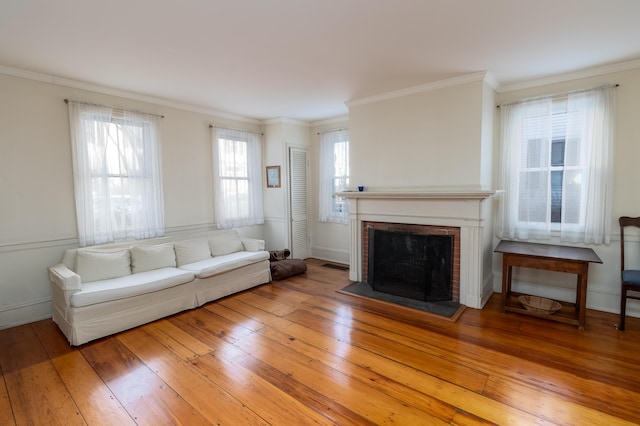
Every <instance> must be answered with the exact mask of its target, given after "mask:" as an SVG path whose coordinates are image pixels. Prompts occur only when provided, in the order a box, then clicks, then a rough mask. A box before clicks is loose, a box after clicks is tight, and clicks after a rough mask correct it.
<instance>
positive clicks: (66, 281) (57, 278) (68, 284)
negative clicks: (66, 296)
mask: <svg viewBox="0 0 640 426" xmlns="http://www.w3.org/2000/svg"><path fill="white" fill-rule="evenodd" d="M49 280H51V283H52V284H55V285H57V286H58V287H60V289H61V290H63V291H73V292H75V291H79V290H82V280H81V279H80V275H78V274H76V273H75V272H73V271H72V270H71V269H69V268H68V267H67V265H65V264H64V263H58V264H57V265H54V266H51V267H49Z"/></svg>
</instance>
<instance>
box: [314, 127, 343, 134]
mask: <svg viewBox="0 0 640 426" xmlns="http://www.w3.org/2000/svg"><path fill="white" fill-rule="evenodd" d="M343 130H349V128H348V127H344V128H342V129H335V130H326V131H324V132H318V135H321V134H323V133H329V132H341V131H343Z"/></svg>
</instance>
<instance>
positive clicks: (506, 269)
mask: <svg viewBox="0 0 640 426" xmlns="http://www.w3.org/2000/svg"><path fill="white" fill-rule="evenodd" d="M510 296H511V265H509V260H508V258H507V256H503V258H502V312H505V309H504V307H505V306H506V304H507V299H508V298H509V297H510Z"/></svg>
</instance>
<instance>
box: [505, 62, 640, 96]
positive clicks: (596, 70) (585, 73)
mask: <svg viewBox="0 0 640 426" xmlns="http://www.w3.org/2000/svg"><path fill="white" fill-rule="evenodd" d="M638 68H640V59H635V60H632V61H626V62H618V63H615V64H608V65H603V66H600V67H593V68H586V69H583V70H579V71H573V72H569V73H564V74H557V75H553V76H550V77H545V78H541V79H537V80H529V81H526V82H521V83H513V84H505V85H501V86H499V87H498V88H497V89H496V92H498V93H506V92H513V91H516V90H523V89H531V88H533V87H539V86H546V85H549V84H555V83H564V82H566V81H571V80H579V79H581V78H590V77H597V76H600V75H605V74H612V73H616V72H622V71H629V70H633V69H638Z"/></svg>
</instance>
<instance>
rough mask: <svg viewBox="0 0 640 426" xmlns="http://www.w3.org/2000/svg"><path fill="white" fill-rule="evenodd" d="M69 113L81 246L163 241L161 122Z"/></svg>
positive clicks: (129, 115) (86, 108)
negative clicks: (148, 240)
mask: <svg viewBox="0 0 640 426" xmlns="http://www.w3.org/2000/svg"><path fill="white" fill-rule="evenodd" d="M68 108H69V121H70V131H71V146H72V155H73V175H74V188H75V199H76V215H77V222H78V238H79V243H80V245H81V246H86V245H93V244H102V243H107V242H111V241H115V240H117V239H125V238H135V239H142V238H153V237H158V236H162V235H164V200H163V193H162V176H161V159H160V117H158V116H153V115H147V114H140V113H135V112H129V111H116V112H114V110H113V109H112V108H108V107H101V106H95V105H89V104H84V103H79V102H72V101H69V102H68Z"/></svg>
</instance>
